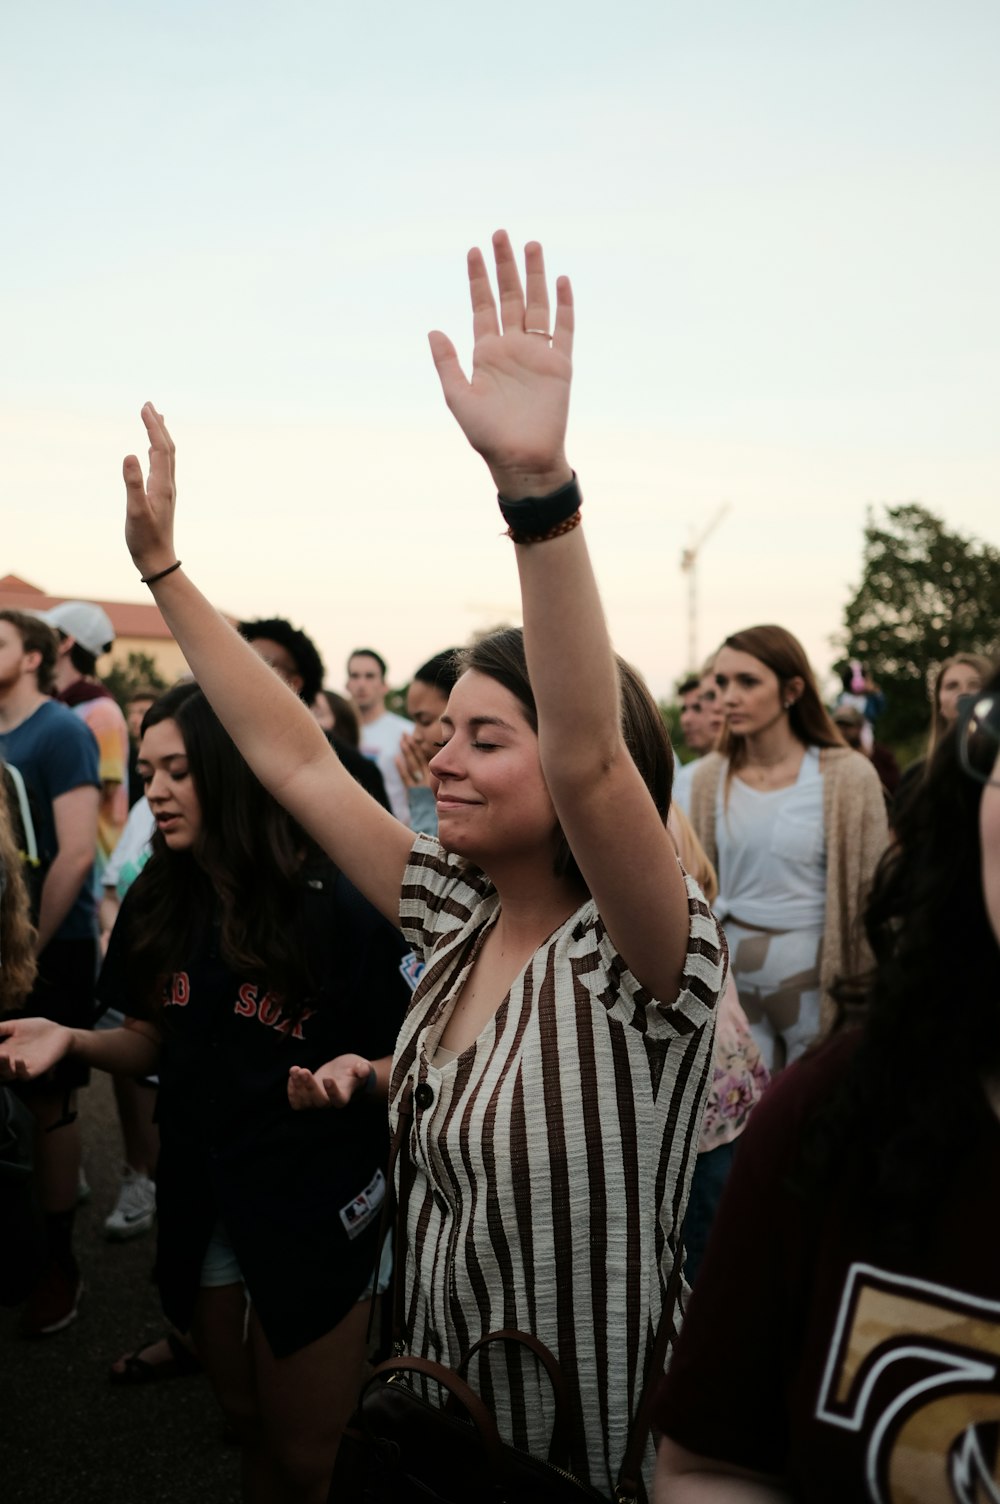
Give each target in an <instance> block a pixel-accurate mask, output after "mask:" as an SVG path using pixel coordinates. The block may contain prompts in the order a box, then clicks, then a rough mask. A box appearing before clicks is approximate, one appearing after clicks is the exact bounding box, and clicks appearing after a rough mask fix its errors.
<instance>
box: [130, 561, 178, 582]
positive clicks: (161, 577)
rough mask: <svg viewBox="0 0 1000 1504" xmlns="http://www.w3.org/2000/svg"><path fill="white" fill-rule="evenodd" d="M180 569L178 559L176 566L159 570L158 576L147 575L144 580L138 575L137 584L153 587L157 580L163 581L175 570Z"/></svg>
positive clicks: (172, 565) (170, 565)
mask: <svg viewBox="0 0 1000 1504" xmlns="http://www.w3.org/2000/svg"><path fill="white" fill-rule="evenodd" d="M180 567H181V561H180V559H178V560H177V563H176V564H169V565H168V566H167V568H166V569H161V570H160V572H159V574H151V575H148V576H147V577H146V578H145V579H143V577H142V576H141V575H140V576H139V584H140V585H155V584H156V582H157V580H165V579H166V578H167V575H168V574H173V572H174V570H175V569H180Z"/></svg>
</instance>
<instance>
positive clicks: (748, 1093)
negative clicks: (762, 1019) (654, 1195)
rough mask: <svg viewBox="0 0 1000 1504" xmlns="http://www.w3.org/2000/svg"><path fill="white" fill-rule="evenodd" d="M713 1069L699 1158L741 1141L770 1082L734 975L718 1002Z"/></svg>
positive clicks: (703, 1120)
mask: <svg viewBox="0 0 1000 1504" xmlns="http://www.w3.org/2000/svg"><path fill="white" fill-rule="evenodd" d="M712 1067H713V1069H712V1083H711V1085H710V1086H709V1088H708V1099H707V1101H706V1103H705V1116H704V1118H703V1119H702V1125H701V1141H700V1143H699V1145H698V1153H699V1154H707V1153H708V1151H709V1150H710V1149H718V1148H719V1147H720V1146H721V1145H722V1144H729V1143H732V1141H733V1139H734V1138H738V1137H739V1135H740V1134H741V1133H742V1132H743V1129H744V1128H745V1127H746V1124H747V1119H748V1118H749V1116H750V1113H751V1112H752V1111H753V1109H754V1107H756V1105H757V1103H758V1102H759V1101H760V1099H761V1097H762V1096H763V1095H764V1088H765V1087H766V1086H767V1084H768V1082H769V1081H770V1079H771V1077H770V1074H769V1072H768V1069H767V1066H766V1065H765V1064H764V1062H763V1060H762V1059H761V1058H760V1051H759V1050H758V1048H757V1045H756V1044H755V1042H754V1038H753V1035H752V1034H751V1033H750V1025H749V1023H748V1022H747V1016H746V1014H745V1013H744V1012H743V1009H742V1008H741V1007H740V1000H739V996H738V995H737V992H736V984H735V983H734V981H733V978H732V974H730V976H729V980H728V982H727V984H726V989H725V991H724V992H723V994H722V996H721V998H720V999H719V1007H718V1022H717V1024H716V1028H715V1054H714V1058H713V1061H712Z"/></svg>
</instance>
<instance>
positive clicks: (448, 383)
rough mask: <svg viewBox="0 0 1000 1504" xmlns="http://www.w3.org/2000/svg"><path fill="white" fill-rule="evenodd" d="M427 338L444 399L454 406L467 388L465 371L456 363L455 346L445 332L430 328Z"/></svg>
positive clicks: (450, 405)
mask: <svg viewBox="0 0 1000 1504" xmlns="http://www.w3.org/2000/svg"><path fill="white" fill-rule="evenodd" d="M427 340H428V343H429V345H430V347H431V355H432V356H433V358H434V364H435V366H436V368H437V373H438V379H439V381H440V382H441V390H442V391H443V392H444V400H445V401H446V402H447V404H448V406H449V407H451V408H454V406H455V403H456V402H460V401H461V399H462V396H463V394H464V393H465V392H467V391H468V388H469V383H468V381H467V380H466V379H465V372H464V371H463V370H462V367H461V366H460V365H459V363H458V355H457V353H456V351H455V346H454V345H453V344H452V342H451V340H450V339H449V338H448V336H447V334H442V333H441V331H440V329H432V330H431V332H430V334H428V336H427Z"/></svg>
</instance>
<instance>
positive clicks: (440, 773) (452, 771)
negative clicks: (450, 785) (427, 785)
mask: <svg viewBox="0 0 1000 1504" xmlns="http://www.w3.org/2000/svg"><path fill="white" fill-rule="evenodd" d="M455 740H456V738H455V737H451V738H450V739H449V740H448V741H446V742H445V744H444V746H443V747H441V748H440V749H439V751H437V752H436V753H435V754H434V756H433V757H432V758H431V760H430V762H429V763H428V764H427V766H428V770H429V771H430V773H431V774H432V775H433V776H434V777H435V778H461V776H462V770H461V768H460V767H459V764H458V749H457V748H456V746H455Z"/></svg>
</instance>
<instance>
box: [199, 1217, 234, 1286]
mask: <svg viewBox="0 0 1000 1504" xmlns="http://www.w3.org/2000/svg"><path fill="white" fill-rule="evenodd" d="M242 1283H243V1271H242V1269H241V1268H240V1266H239V1264H238V1263H237V1262H236V1255H235V1253H234V1252H233V1245H232V1243H230V1241H229V1234H228V1233H227V1232H226V1229H225V1228H224V1227H223V1225H222V1223H221V1222H216V1224H215V1226H214V1228H213V1229H212V1236H211V1237H210V1238H209V1240H208V1247H207V1248H206V1249H205V1257H204V1259H203V1260H202V1264H201V1281H200V1284H201V1288H202V1289H203V1290H218V1289H220V1288H221V1287H222V1286H223V1285H242Z"/></svg>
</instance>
